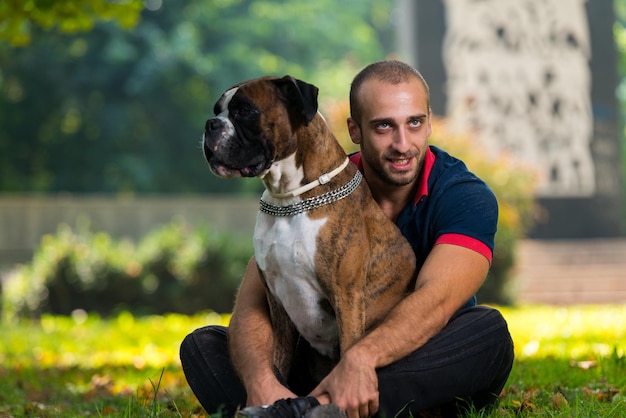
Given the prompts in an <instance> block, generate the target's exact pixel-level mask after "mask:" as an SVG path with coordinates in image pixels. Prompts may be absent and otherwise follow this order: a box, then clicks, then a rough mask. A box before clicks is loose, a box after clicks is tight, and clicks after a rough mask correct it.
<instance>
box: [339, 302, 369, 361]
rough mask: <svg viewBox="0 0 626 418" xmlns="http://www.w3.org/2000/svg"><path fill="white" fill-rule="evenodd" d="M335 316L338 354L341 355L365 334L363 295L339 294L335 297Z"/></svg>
mask: <svg viewBox="0 0 626 418" xmlns="http://www.w3.org/2000/svg"><path fill="white" fill-rule="evenodd" d="M335 314H336V316H337V327H338V330H339V352H340V355H343V353H344V352H345V351H346V350H347V349H348V348H350V347H351V346H352V344H354V343H355V342H356V341H357V340H358V339H359V338H361V337H362V336H363V334H364V333H365V319H366V303H365V294H364V293H363V292H340V293H339V294H337V295H335Z"/></svg>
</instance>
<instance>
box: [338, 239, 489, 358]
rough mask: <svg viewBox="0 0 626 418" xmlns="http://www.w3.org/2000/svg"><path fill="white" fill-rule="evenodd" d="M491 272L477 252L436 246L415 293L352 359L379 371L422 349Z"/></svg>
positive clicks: (368, 337) (362, 343) (359, 345)
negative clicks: (356, 359)
mask: <svg viewBox="0 0 626 418" xmlns="http://www.w3.org/2000/svg"><path fill="white" fill-rule="evenodd" d="M488 269H489V263H488V262H487V260H486V259H485V258H484V257H483V256H481V255H479V254H478V253H476V252H474V251H472V250H469V249H466V248H463V247H457V246H453V245H446V244H443V245H437V246H435V248H434V249H433V251H432V252H431V255H430V256H429V258H428V259H427V262H426V263H425V264H424V266H423V267H422V271H420V274H419V275H418V279H417V283H416V289H415V291H414V292H413V293H412V294H410V295H409V296H407V297H406V298H405V299H404V300H403V301H402V302H400V303H399V304H398V305H397V306H396V307H395V308H394V309H392V310H391V312H390V313H389V314H388V316H387V318H385V320H384V321H383V322H382V323H381V324H380V325H379V326H378V327H376V328H375V329H374V330H372V332H370V333H369V334H368V335H366V336H365V337H364V338H362V339H361V340H360V341H359V342H357V343H356V344H355V345H354V346H353V348H354V352H353V353H351V354H353V355H355V356H360V357H361V356H362V357H363V361H366V362H368V363H369V364H370V366H373V367H375V368H379V367H384V366H387V365H389V364H391V363H393V362H394V361H397V360H399V359H401V358H403V357H405V356H406V355H408V354H409V353H411V352H413V351H415V350H417V349H418V348H419V347H421V346H422V345H424V344H425V343H426V342H427V341H428V340H429V339H430V338H431V337H433V336H434V335H435V334H437V333H438V332H439V331H441V329H443V327H444V326H445V325H446V324H447V323H448V321H449V320H450V318H451V317H452V315H453V314H454V313H455V312H456V311H457V310H458V309H459V308H460V307H461V306H462V305H463V303H465V302H466V301H467V300H468V299H469V298H470V297H471V296H472V295H473V294H475V293H476V291H477V290H478V288H479V287H480V285H481V284H482V282H483V280H484V278H485V276H486V274H487V271H488ZM349 351H350V350H349Z"/></svg>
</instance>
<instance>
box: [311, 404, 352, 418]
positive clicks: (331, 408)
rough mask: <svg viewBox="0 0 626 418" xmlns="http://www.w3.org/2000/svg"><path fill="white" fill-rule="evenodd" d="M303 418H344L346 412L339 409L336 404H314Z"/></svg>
mask: <svg viewBox="0 0 626 418" xmlns="http://www.w3.org/2000/svg"><path fill="white" fill-rule="evenodd" d="M304 418H346V413H345V412H343V411H342V410H341V409H339V407H338V406H337V405H335V404H332V403H329V404H326V405H320V406H316V407H315V408H313V409H311V410H310V411H309V412H308V413H307V414H306V415H305V416H304Z"/></svg>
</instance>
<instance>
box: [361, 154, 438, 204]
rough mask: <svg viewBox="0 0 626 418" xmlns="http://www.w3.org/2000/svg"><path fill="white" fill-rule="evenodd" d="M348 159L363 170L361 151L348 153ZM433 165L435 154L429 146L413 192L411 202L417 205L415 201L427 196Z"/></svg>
mask: <svg viewBox="0 0 626 418" xmlns="http://www.w3.org/2000/svg"><path fill="white" fill-rule="evenodd" d="M350 161H352V162H353V163H354V164H355V165H356V166H357V168H358V169H359V171H361V172H363V162H362V161H361V153H360V152H355V153H353V154H351V155H350ZM434 165H435V154H434V153H433V152H432V151H431V149H430V147H428V148H427V149H426V156H425V157H424V166H423V167H422V174H421V175H420V176H419V179H418V182H419V185H418V187H417V193H416V194H415V199H414V200H413V204H414V205H417V203H418V202H419V201H420V200H421V199H422V198H423V197H424V196H428V179H429V178H430V172H431V171H432V169H433V166H434Z"/></svg>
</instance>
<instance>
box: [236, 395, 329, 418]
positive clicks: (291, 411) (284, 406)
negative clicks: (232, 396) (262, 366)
mask: <svg viewBox="0 0 626 418" xmlns="http://www.w3.org/2000/svg"><path fill="white" fill-rule="evenodd" d="M319 404H320V403H319V401H318V400H317V399H316V398H314V397H312V396H307V397H302V398H293V399H279V400H277V401H276V402H274V403H273V404H271V405H267V406H249V407H247V408H244V409H240V410H239V411H237V413H236V415H235V416H236V417H237V418H304V416H305V415H306V414H307V412H309V411H311V410H312V409H313V408H315V407H316V406H319Z"/></svg>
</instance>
